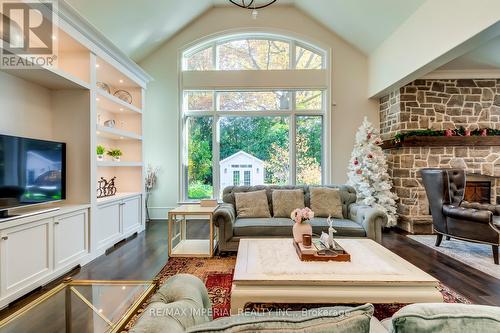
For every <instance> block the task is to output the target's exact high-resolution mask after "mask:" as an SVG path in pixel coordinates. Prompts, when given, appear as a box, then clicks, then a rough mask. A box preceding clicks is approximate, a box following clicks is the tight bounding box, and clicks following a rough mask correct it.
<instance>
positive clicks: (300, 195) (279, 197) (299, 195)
mask: <svg viewBox="0 0 500 333" xmlns="http://www.w3.org/2000/svg"><path fill="white" fill-rule="evenodd" d="M304 207H305V205H304V191H302V190H300V189H297V190H273V216H274V217H290V214H291V213H292V211H293V210H294V209H295V208H304Z"/></svg>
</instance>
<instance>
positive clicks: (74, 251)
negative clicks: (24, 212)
mask: <svg viewBox="0 0 500 333" xmlns="http://www.w3.org/2000/svg"><path fill="white" fill-rule="evenodd" d="M87 253H88V211H87V210H81V211H77V212H74V213H70V214H66V215H61V216H57V217H55V218H54V266H55V269H60V268H63V267H65V266H69V265H71V264H73V263H74V262H75V261H78V259H80V258H82V257H83V256H85V255H87Z"/></svg>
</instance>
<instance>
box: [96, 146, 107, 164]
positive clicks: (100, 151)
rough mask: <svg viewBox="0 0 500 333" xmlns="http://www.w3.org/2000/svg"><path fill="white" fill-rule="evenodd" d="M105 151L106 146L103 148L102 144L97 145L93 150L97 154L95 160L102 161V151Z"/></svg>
mask: <svg viewBox="0 0 500 333" xmlns="http://www.w3.org/2000/svg"><path fill="white" fill-rule="evenodd" d="M105 151H106V148H104V146H103V145H97V147H96V148H95V152H96V154H97V160H98V161H104V152H105Z"/></svg>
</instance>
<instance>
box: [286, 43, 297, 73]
mask: <svg viewBox="0 0 500 333" xmlns="http://www.w3.org/2000/svg"><path fill="white" fill-rule="evenodd" d="M288 53H289V56H290V61H289V62H288V63H289V67H288V68H289V69H295V67H296V65H297V64H296V63H295V60H296V59H295V40H291V41H290V50H289V52H288Z"/></svg>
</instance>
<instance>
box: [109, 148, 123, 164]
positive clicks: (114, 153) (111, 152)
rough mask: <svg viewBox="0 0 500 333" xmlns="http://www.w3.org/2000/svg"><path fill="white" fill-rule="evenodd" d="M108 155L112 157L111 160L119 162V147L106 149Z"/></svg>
mask: <svg viewBox="0 0 500 333" xmlns="http://www.w3.org/2000/svg"><path fill="white" fill-rule="evenodd" d="M108 155H109V156H111V157H112V158H113V162H120V158H121V156H122V155H123V153H122V151H121V150H120V149H111V150H108Z"/></svg>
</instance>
